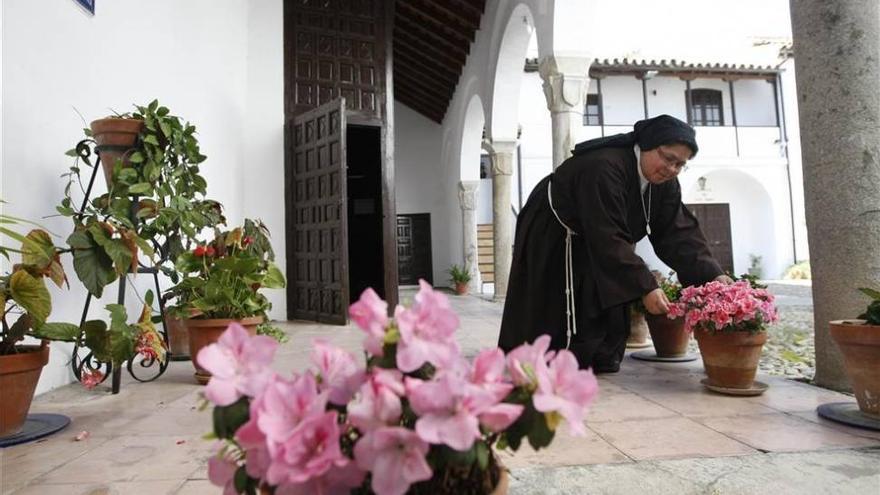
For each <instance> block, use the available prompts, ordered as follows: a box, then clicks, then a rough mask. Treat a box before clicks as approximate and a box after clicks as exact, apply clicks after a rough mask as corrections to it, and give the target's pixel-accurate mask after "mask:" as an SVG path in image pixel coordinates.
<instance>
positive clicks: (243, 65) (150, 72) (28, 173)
mask: <svg viewBox="0 0 880 495" xmlns="http://www.w3.org/2000/svg"><path fill="white" fill-rule="evenodd" d="M254 3H255V2H254ZM280 4H281V2H280V1H275V2H273V5H274V7H270V6H269V5H268V2H265V3H264V2H260V5H259V6H252V7H250V8H249V6H248V2H246V1H245V0H229V1H225V2H215V1H211V0H192V1H187V2H178V1H175V0H154V1H151V2H141V1H136V0H117V1H112V2H111V1H108V2H99V3H98V6H97V14H96V15H95V16H94V17H92V16H91V15H88V14H86V13H85V12H84V11H83V10H82V9H81V8H80V7H79V6H78V4H77V3H76V2H73V1H61V2H58V1H51V0H4V1H3V2H2V36H3V40H2V58H3V67H2V80H3V85H2V101H3V103H4V105H3V108H2V111H3V112H2V129H3V136H2V178H3V183H2V190H0V195H2V197H3V199H4V200H6V201H8V202H9V205H8V206H7V208H6V211H8V212H9V213H14V214H16V215H19V216H24V217H28V218H33V219H42V220H41V223H43V224H44V225H45V226H46V227H47V228H49V229H50V230H51V231H53V232H55V233H56V234H58V235H59V237H58V238H56V239H55V240H56V243H63V241H64V238H66V235H67V233H68V232H69V231H70V222H69V220H67V219H63V218H57V217H53V218H45V217H46V216H47V215H52V214H53V213H54V206H55V204H57V203H58V202H59V201H60V199H61V197H62V189H63V187H64V184H63V181H62V179H60V178H59V175H61V174H62V173H64V172H65V171H66V170H67V168H68V167H69V166H70V165H72V161H71V159H69V158H68V157H65V156H64V152H65V151H66V150H68V149H70V148H72V147H73V146H74V145H75V144H76V142H77V141H79V140H80V139H82V138H83V135H82V131H81V129H82V127H84V125H85V123H84V122H83V120H82V119H81V118H80V116H79V114H82V116H83V118H84V119H85V120H86V122H88V121H91V120H93V119H95V118H100V117H104V116H106V115H108V114H110V113H111V109H113V110H116V111H120V112H125V111H128V110H131V109H132V104H133V103H139V104H146V103H148V102H149V101H150V100H152V99H154V98H158V99H159V100H160V102H161V103H162V104H164V105H166V106H168V107H169V108H170V109H171V110H172V112H173V113H174V114H176V115H180V116H182V117H184V118H185V119H186V120H189V121H190V122H192V123H193V124H195V125H196V127H197V129H198V137H199V141H200V144H201V147H202V152H203V154H205V155H207V157H208V160H207V161H206V162H205V163H204V166H203V173H204V175H205V177H206V178H207V180H208V184H209V186H208V194H209V195H210V197H212V198H215V199H217V200H219V201H221V202H222V203H224V204H225V205H226V213H227V217H228V218H229V220H230V222H239V221H240V220H241V219H242V216H243V213H244V210H245V208H244V207H243V205H244V203H248V204H249V205H253V204H254V203H251V202H252V201H254V198H252V197H248V198H243V197H242V195H243V188H244V187H248V186H247V184H249V183H250V181H249V180H247V181H243V180H242V179H243V176H244V175H243V174H246V173H247V167H248V166H249V165H250V166H253V163H252V162H250V160H251V158H247V157H246V151H247V148H248V146H246V145H245V142H246V138H245V136H249V137H251V138H255V137H256V135H257V134H261V133H262V131H263V130H265V129H264V128H263V127H259V126H258V127H255V128H254V129H252V131H253V132H251V133H248V134H246V123H247V124H249V125H252V124H254V123H255V121H254V120H252V119H249V118H248V115H247V113H246V112H245V108H246V106H247V105H248V104H249V103H250V104H252V105H256V104H257V103H262V104H263V105H264V107H258V108H256V110H258V111H262V110H264V109H265V108H268V107H270V106H272V105H273V103H272V102H273V101H277V102H278V103H279V105H280V99H279V98H278V95H280V83H279V84H278V85H274V86H277V87H274V86H273V85H272V84H268V85H266V86H260V87H257V88H256V89H254V91H253V92H252V93H250V94H249V92H248V89H247V86H248V78H249V77H252V78H254V79H260V78H263V77H273V76H272V74H275V75H277V76H279V77H280V72H279V70H280V69H279V68H280V67H281V61H280V60H270V59H272V58H273V55H272V53H273V52H274V53H276V54H277V53H279V52H280V49H281V47H280V22H281V21H280ZM249 13H253V14H255V15H260V16H262V17H263V19H262V20H261V21H260V28H259V30H258V32H254V33H253V36H249V35H248V16H249ZM273 18H274V19H273ZM267 19H269V20H270V21H274V23H269V22H266V20H267ZM273 31H274V32H275V35H272V34H271V33H272V32H273ZM273 36H274V37H275V38H276V39H277V40H278V42H277V46H275V47H274V48H271V49H269V50H268V52H265V53H264V52H263V50H264V49H266V48H267V46H269V45H272V44H273V43H275V42H273V41H271V38H272V37H273ZM251 44H253V46H254V48H255V51H256V52H257V53H251V55H252V56H251V57H250V58H249V57H248V55H249V53H248V47H249V45H251ZM264 63H265V64H267V65H269V66H272V67H274V69H271V68H270V69H265V70H264V69H263V68H261V67H260V66H261V64H264ZM257 93H259V95H257ZM278 111H280V109H279V110H278ZM278 111H275V112H272V111H270V112H269V113H268V114H269V120H270V121H271V120H272V119H273V118H275V117H274V116H277V115H278V113H277V112H278ZM267 139H268V138H267ZM249 144H251V145H252V146H253V147H259V146H261V145H260V144H259V143H257V142H252V143H249ZM276 144H277V143H276ZM277 150H278V147H277V146H276V147H275V151H266V152H265V153H262V154H259V155H258V156H257V158H256V159H257V160H259V161H260V162H261V163H263V161H265V162H270V161H274V160H276V159H277ZM266 179H267V181H268V180H269V179H270V178H269V177H267V178H266ZM102 182H103V181H102V180H101V179H98V183H99V190H100V189H102V188H103V184H102ZM256 208H257V206H254V207H253V208H251V206H249V207H248V208H247V210H248V212H251V211H253V210H254V209H256ZM275 232H278V233H280V230H279V229H277V228H276V229H275ZM277 237H280V236H276V242H277V240H278V239H277ZM65 269H66V270H67V272H68V274H69V275H70V278H71V289H70V290H67V291H60V290H54V291H53V296H54V297H53V302H54V311H53V314H52V319H53V320H59V321H72V322H78V321H79V317H80V312H81V310H82V304H83V301H84V297H85V290H84V289H82V286H81V284H80V283H79V281H78V280H77V279H76V277H75V275H74V271H73V268H72V266H71V265H70V263H67V264H66V266H65ZM140 279H143V280H140ZM146 282H147V280H146V277H143V276H142V277H139V283H138V285H139V286H140V287H141V288H142V289H143V288H144V287H146V285H147V283H146ZM115 292H116V290H115V285H114V286H111V287H109V288H108V291H107V294H105V297H104V300H102V301H100V302H93V304H92V308H93V310H92V311H91V312H90V316H91V317H92V318H104V317H106V313H104V311H103V309H101V308H102V307H103V305H104V304H106V303H109V302H114V299H115ZM136 299H137V298H136V294H135V293H134V292H131V291H130V292H129V293H128V297H127V301H128V302H129V304H128V306H129V307H130V309H129V312H130V314H131V313H133V312H134V311H136V309H137V308H136V306H137V304H136ZM68 348H69V347H68V346H62V345H53V352H52V357H51V360H50V363H49V365H48V366H47V367H46V368H45V369H44V371H43V378H42V379H41V382H40V385H39V387H38V392H43V391H46V390H49V389H51V388H53V387H56V386H58V385H61V384H63V383H66V382H67V381H68V380H70V379H71V374H70V371H69V366H68V361H69V359H70V356H69V351H68Z"/></svg>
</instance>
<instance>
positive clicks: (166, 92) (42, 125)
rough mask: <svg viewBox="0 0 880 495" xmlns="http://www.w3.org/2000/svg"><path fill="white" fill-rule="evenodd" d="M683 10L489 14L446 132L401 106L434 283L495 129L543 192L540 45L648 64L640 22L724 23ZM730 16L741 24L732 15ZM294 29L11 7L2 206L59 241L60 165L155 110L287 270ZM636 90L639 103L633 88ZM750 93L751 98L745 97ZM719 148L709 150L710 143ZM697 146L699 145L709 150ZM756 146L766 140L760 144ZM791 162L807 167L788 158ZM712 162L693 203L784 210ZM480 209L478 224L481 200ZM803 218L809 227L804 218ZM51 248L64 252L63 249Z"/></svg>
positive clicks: (119, 6)
mask: <svg viewBox="0 0 880 495" xmlns="http://www.w3.org/2000/svg"><path fill="white" fill-rule="evenodd" d="M673 3H675V5H671V4H670V3H669V2H663V3H662V5H660V4H661V3H660V2H657V5H653V4H650V3H646V2H641V1H636V0H621V1H618V2H600V1H598V0H556V1H552V0H522V1H517V2H512V1H507V0H488V1H487V3H486V9H485V12H484V15H483V17H482V20H481V26H480V30H479V31H477V33H476V38H475V41H474V42H473V43H472V45H471V50H470V55H469V57H468V59H467V62H466V65H465V66H464V68H463V70H462V74H461V77H460V79H459V83H458V86H457V88H456V91H455V94H454V95H453V97H452V100H451V101H450V104H449V107H448V110H447V113H446V115H445V117H444V119H443V122H442V123H441V124H437V123H435V122H432V121H430V120H429V119H427V118H425V117H423V116H422V115H420V114H418V113H416V112H414V111H412V110H410V109H409V108H406V107H404V106H402V105H400V104H395V106H394V118H395V123H396V125H395V127H394V132H395V136H394V143H395V150H394V153H395V171H396V174H395V182H396V195H397V211H398V212H399V213H430V214H431V226H432V232H431V234H432V241H433V246H432V253H433V259H432V265H433V271H434V279H435V282H436V283H437V284H438V285H441V284H443V283H444V282H445V281H446V278H447V277H446V273H445V271H446V269H447V268H448V267H449V266H450V265H451V264H452V263H459V264H460V263H461V262H462V260H463V256H464V248H463V246H462V239H463V225H462V210H461V207H460V205H459V200H458V198H459V196H458V191H459V183H460V181H463V180H478V179H479V156H480V154H481V153H485V151H484V147H483V144H482V136H483V131H484V129H485V134H486V137H487V138H488V139H491V140H496V141H509V140H514V139H516V136H517V132H518V130H519V128H520V127H521V128H522V136H523V141H522V142H523V156H522V166H523V174H522V177H517V176H514V177H513V180H512V183H513V184H514V191H513V194H512V196H511V198H512V203H513V204H514V205H518V191H517V189H516V187H517V183H518V181H519V180H521V181H522V182H523V191H524V192H523V196H524V199H525V197H527V195H528V192H529V191H530V190H531V184H534V183H535V182H537V181H538V180H540V178H541V177H542V176H543V175H544V174H546V173H547V172H548V171H549V168H548V166H549V165H548V160H547V157H549V156H550V155H551V151H550V150H551V146H552V139H551V134H550V129H551V120H550V113H549V111H548V110H547V103H546V100H545V99H544V97H543V93H542V90H541V87H540V86H541V82H540V79H539V77H538V75H537V74H526V73H524V72H523V70H522V69H523V61H524V60H525V58H526V56H527V54H528V46H529V43H530V42H531V40H533V39H534V44H535V45H536V48H535V53H534V54H533V56H534V55H536V56H538V57H539V58H542V59H543V58H546V57H550V56H554V57H557V59H559V60H563V59H565V60H570V61H574V62H578V61H584V60H587V61H588V60H590V59H592V57H593V56H594V55H596V54H598V53H600V52H603V51H607V50H612V49H613V50H615V51H618V52H620V53H632V54H635V55H639V56H641V57H647V56H649V55H648V54H647V53H645V52H641V53H636V52H638V50H639V49H643V50H644V49H645V48H644V47H646V46H653V45H657V46H659V45H658V44H657V43H651V42H649V41H648V40H647V38H646V36H647V35H648V34H650V32H651V31H650V30H646V29H645V27H644V25H643V24H644V23H645V22H647V21H648V20H650V22H651V23H660V24H661V25H668V20H667V19H665V18H669V19H674V18H676V11H677V10H676V9H679V8H685V6H686V5H690V7H689V8H696V9H698V10H705V15H706V16H714V15H715V8H714V7H713V8H711V9H710V8H708V7H704V6H703V4H702V3H701V2H699V1H695V0H677V1H676V2H673ZM773 3H780V4H782V3H783V2H781V0H779V1H774V2H773ZM679 4H680V5H679ZM764 4H765V2H764V1H763V0H743V1H742V2H738V3H737V8H735V9H733V10H734V11H735V12H734V14H736V15H742V16H743V19H747V18H750V16H749V15H747V14H748V11H749V9H752V10H754V9H755V8H758V7H759V6H762V5H764ZM786 5H787V4H786ZM694 6H696V7H694ZM636 7H638V8H639V9H648V11H646V12H645V15H644V19H642V16H639V17H638V18H633V16H632V15H631V12H634V11H635V9H636ZM742 12H745V13H742ZM737 13H741V14H737ZM734 14H731V18H735V17H736V15H734ZM752 17H753V16H752ZM785 22H786V23H787V22H788V21H787V18H786V21H785ZM664 23H666V24H664ZM734 25H737V24H736V23H734ZM786 25H787V24H786ZM282 28H283V25H282V0H250V1H249V0H224V1H222V2H218V1H216V0H188V1H186V2H179V1H174V0H152V1H150V2H142V1H138V0H113V1H101V2H98V4H97V12H96V15H95V16H91V15H89V14H87V13H85V12H84V11H83V10H81V9H80V8H79V6H78V5H77V4H76V2H73V1H72V0H70V1H64V0H62V1H58V0H3V2H2V4H0V32H2V40H0V44H2V52H0V60H2V79H0V80H2V86H0V88H2V90H0V109H2V120H0V131H2V140H0V153H2V155H0V156H2V166H0V183H2V184H0V197H2V199H4V200H5V201H7V202H8V204H7V205H6V206H5V207H4V208H3V209H4V211H6V212H8V213H10V214H15V215H17V216H22V217H27V218H34V219H41V220H40V222H41V223H42V224H44V225H45V226H46V227H47V228H48V229H50V230H51V231H53V232H55V233H57V234H58V235H59V236H63V235H64V234H66V233H67V231H68V229H69V223H68V220H67V219H64V218H59V217H52V216H51V215H53V214H54V205H55V204H56V203H57V202H58V201H59V200H60V199H61V197H62V188H63V186H64V183H63V181H62V179H61V178H60V177H59V176H60V175H61V174H62V173H64V172H66V170H67V168H68V167H69V166H70V165H71V163H72V162H71V160H70V159H69V158H68V157H65V156H64V152H65V151H66V150H68V149H70V148H72V147H73V146H74V145H75V144H76V142H77V141H78V140H80V139H81V138H82V137H83V136H82V133H81V131H80V129H81V128H82V127H84V125H85V124H87V122H89V121H91V120H93V119H95V118H99V117H103V116H105V115H108V114H110V113H111V109H112V110H116V111H127V110H130V109H131V105H132V104H134V103H138V104H145V103H147V102H149V101H150V100H152V99H154V98H158V99H159V100H160V101H161V102H162V103H163V104H164V105H166V106H168V107H169V108H171V110H172V111H173V112H174V113H175V114H177V115H180V116H182V117H184V118H185V119H187V120H189V121H190V122H192V123H193V124H195V125H196V126H197V128H198V136H199V139H200V144H201V147H202V152H203V153H204V154H205V155H207V156H208V160H207V162H206V163H205V166H204V167H203V172H204V175H205V176H206V178H207V180H208V184H209V187H208V193H209V196H210V197H212V198H214V199H217V200H219V201H220V202H222V203H223V204H224V205H225V206H226V215H227V217H228V219H229V222H230V224H235V223H238V222H240V221H241V220H242V219H243V218H246V217H258V218H261V219H263V220H264V221H265V222H266V224H267V225H268V226H269V228H270V230H271V231H272V232H273V233H274V234H275V235H274V238H273V246H274V247H275V249H276V252H277V253H278V260H277V261H278V262H279V264H280V265H281V268H282V270H283V269H284V259H285V256H284V252H285V245H284V236H283V227H284V197H283V160H284V148H283V66H284V62H283V56H282V52H283V50H282V48H283V29H282ZM663 32H664V33H665V34H664V36H663V37H662V39H663V43H664V44H663V46H664V47H665V46H666V45H669V44H671V45H670V46H677V47H681V46H691V45H693V43H691V41H692V40H690V39H689V38H687V36H693V35H694V33H695V30H694V29H690V28H689V29H687V30H684V29H681V30H677V29H672V28H669V29H664V30H663ZM707 32H708V31H707ZM639 47H641V48H639ZM683 58H686V57H683ZM723 59H724V58H722V60H723ZM731 61H732V62H736V60H731ZM586 66H587V65H583V64H579V63H572V64H569V65H567V67H586ZM568 75H569V76H572V77H576V76H584V75H585V74H584V73H581V74H575V73H569V74H568ZM663 82H664V81H660V80H659V79H658V80H657V81H655V82H653V83H652V84H655V83H656V84H657V87H656V89H657V91H658V94H659V95H660V96H658V98H657V103H656V104H657V105H658V106H657V108H658V109H663V111H666V112H668V113H672V112H674V111H679V112H680V115H679V116H681V117H683V116H684V115H683V109H680V110H676V109H675V108H673V107H674V106H675V105H673V102H672V101H671V100H667V99H666V98H663V97H661V96H662V95H664V94H666V92H667V91H673V90H674V88H667V87H664V86H662V85H661V83H663ZM784 85H788V86H785V88H786V89H785V92H786V96H788V95H792V96H793V95H794V94H795V92H794V89H793V87H789V86H790V85H793V78H788V79H786V80H784ZM608 86H609V87H611V86H612V85H610V84H609V85H608ZM628 86H629V83H627V82H622V83H621V86H620V87H619V88H618V89H619V91H620V92H621V93H622V94H623V95H624V96H625V95H626V94H627V92H628V91H629V90H628V89H627V88H628ZM633 86H636V89H640V88H639V87H638V86H637V85H636V84H635V83H633ZM603 89H604V88H603ZM758 91H760V90H758ZM747 92H748V91H747V90H746V89H743V90H742V94H743V95H744V94H746V93H747ZM575 96H578V95H575ZM606 101H610V96H606ZM663 105H666V106H663ZM667 107H668V108H667ZM639 108H640V107H639V106H638V105H630V104H624V103H623V102H621V103H615V106H614V107H612V106H608V107H606V112H614V113H613V115H614V116H615V122H617V121H619V123H622V124H627V125H630V124H631V123H632V121H634V120H637V119H638V118H641V113H640V112H639ZM786 112H787V118H788V119H789V121H791V122H795V121H796V120H795V119H796V114H795V113H794V110H793V109H792V110H786ZM672 114H673V115H675V113H672ZM80 115H82V118H81V117H80ZM611 115H612V113H608V114H606V116H607V117H610V116H611ZM744 115H745V114H744ZM576 117H577V116H573V120H572V122H573V129H574V130H575V134H576V135H577V137H579V138H587V137H590V136H591V135H590V132H591V130H590V129H588V128H582V127H581V126H575V125H574V119H575V118H576ZM749 118H750V119H755V120H756V121H757V120H760V119H761V118H763V117H762V115H761V114H760V112H758V113H756V114H754V115H750V116H749ZM609 122H610V120H609ZM792 129H794V130H796V129H797V126H792ZM709 134H710V133H706V137H705V139H709V138H710V137H709ZM796 138H797V136H795V135H792V134H791V132H790V133H789V140H790V141H792V142H796V140H797V139H796ZM700 139H701V143H702V139H704V137H703V136H702V135H701V137H700ZM713 139H714V138H713ZM741 139H746V137H745V136H741ZM756 139H757V140H758V141H759V142H763V141H762V140H763V139H764V138H763V137H761V136H758V138H756ZM719 140H723V138H719ZM704 146H706V145H704ZM704 149H708V148H704ZM790 156H791V158H792V160H794V159H795V153H794V152H791V153H790ZM720 158H723V156H721V157H720ZM720 158H719V160H720ZM700 160H704V161H703V162H697V163H695V164H694V167H693V170H692V171H689V172H688V173H687V174H686V175H684V176H683V177H682V180H683V183H684V186H685V190H686V191H690V190H691V189H693V187H694V186H693V184H695V181H696V178H697V177H698V176H697V175H695V174H694V172H695V171H696V170H697V169H699V170H701V173H703V175H706V177H707V180H708V184H709V187H710V188H712V191H713V194H716V195H717V197H718V198H720V199H723V198H727V197H729V196H730V197H732V195H731V194H728V193H729V192H731V191H728V189H722V188H721V185H722V184H724V185H725V186H728V185H730V184H733V183H734V182H733V181H737V180H738V181H740V182H741V184H742V185H741V186H740V187H739V189H743V188H751V189H754V190H756V191H760V190H761V188H765V189H766V190H767V191H770V192H767V193H766V194H767V196H768V197H774V196H775V194H776V192H775V190H776V189H775V187H776V186H775V185H773V184H778V183H779V182H780V181H781V180H782V179H781V177H782V176H783V174H782V169H783V168H784V167H783V166H782V165H780V163H781V159H777V161H778V163H777V162H772V160H770V162H772V163H770V162H768V160H767V159H763V158H762V159H761V160H763V161H762V162H761V163H763V164H762V165H761V164H758V163H757V161H756V162H754V163H752V162H748V161H747V160H745V159H744V158H741V160H740V162H739V163H738V165H737V166H736V167H735V170H734V168H732V167H733V165H731V164H730V163H728V162H723V161H719V160H715V161H712V160H711V159H710V154H701V156H700ZM767 163H770V165H767ZM796 173H799V171H798V172H795V171H794V170H793V176H792V180H794V181H796V182H797V183H798V184H799V183H800V182H799V181H800V177H799V176H797V175H796ZM716 179H717V181H716ZM99 184H100V180H99ZM715 184H718V186H715ZM715 187H717V189H715ZM799 191H800V188H795V190H794V191H793V193H794V196H795V203H796V205H802V193H800V192H799ZM486 193H488V194H489V198H491V190H490V188H488V187H482V188H481V189H480V191H478V196H480V197H482V196H481V195H485V194H486ZM731 201H734V200H733V199H731ZM767 201H768V202H770V201H773V203H771V204H772V205H773V209H772V211H773V213H772V216H771V217H770V218H772V221H773V223H772V224H770V223H769V222H766V225H767V227H766V229H769V230H766V231H750V232H751V233H750V234H749V236H750V237H748V239H749V242H750V243H752V244H757V243H758V241H759V240H762V239H764V238H765V237H766V236H767V235H768V232H771V233H776V232H777V230H778V229H782V228H784V225H786V222H787V221H788V220H787V218H788V217H787V215H788V213H787V211H786V210H785V208H783V206H779V205H777V204H776V202H775V201H777V200H776V199H775V197H774V199H773V200H770V199H767ZM798 201H800V203H798ZM749 204H751V203H749ZM478 208H483V205H482V202H481V203H480V205H479V206H478ZM798 208H799V210H798V211H799V212H800V215H801V216H802V210H803V208H802V206H796V209H798ZM488 211H491V207H490V209H489V210H488ZM763 211H765V210H763V209H762V210H761V212H763ZM762 219H763V216H762ZM780 226H782V227H780ZM737 228H739V227H737ZM789 230H790V229H789ZM734 235H735V236H737V235H739V234H738V233H735V234H734ZM783 235H787V234H785V233H784V232H783ZM743 236H744V234H743V235H741V237H743ZM743 238H745V237H743ZM803 238H804V239H805V235H803ZM56 241H57V242H63V238H62V237H59V238H56ZM750 245H751V244H750ZM768 245H769V244H768ZM750 249H751V248H750ZM767 249H769V250H770V251H772V252H773V256H772V257H773V259H774V260H776V263H777V265H778V266H780V267H781V266H783V265H784V264H785V263H786V262H787V260H786V259H785V256H786V248H785V247H784V246H782V247H780V246H779V245H777V246H776V247H774V248H767ZM769 258H770V256H769V255H768V260H769ZM67 261H69V260H67ZM0 263H2V262H0ZM737 263H739V261H737ZM65 268H66V270H67V271H68V273H70V274H71V288H70V289H69V290H65V291H60V290H53V296H54V299H53V302H54V311H53V315H52V319H53V320H58V321H78V320H79V317H80V312H81V310H82V304H83V301H84V298H85V290H84V289H83V288H82V287H81V286H80V284H79V282H78V281H77V280H76V278H75V276H73V275H72V274H73V268H72V266H71V265H70V263H67V264H66V266H65ZM144 278H145V279H144V280H138V281H137V284H136V287H137V288H138V290H139V291H140V293H143V291H144V290H145V289H146V288H147V287H148V282H149V280H147V279H146V277H144ZM267 295H268V296H269V297H270V298H271V299H272V301H273V303H274V305H275V307H274V309H273V311H272V314H271V316H273V317H275V318H282V317H283V315H284V314H286V308H285V301H284V294H283V291H274V292H273V291H270V292H268V293H267ZM127 301H128V306H129V312H130V313H133V312H134V311H136V310H137V309H138V308H137V307H136V301H137V293H136V292H135V291H134V290H132V291H130V292H129V293H128V296H127ZM110 302H115V289H114V286H111V287H109V288H108V291H107V294H106V295H105V297H104V298H103V300H102V301H99V302H93V304H92V308H93V309H92V311H91V312H90V315H91V317H94V318H98V317H104V316H105V314H104V313H103V312H102V310H101V307H102V306H103V305H104V304H107V303H110ZM69 359H70V347H69V346H65V345H58V344H53V352H52V358H51V361H50V364H49V366H47V367H46V368H45V369H44V371H43V377H42V379H41V382H40V385H39V387H38V392H43V391H46V390H50V389H52V388H54V387H57V386H59V385H61V384H64V383H67V382H69V381H70V380H71V379H72V375H71V373H70V371H69V364H68V363H69Z"/></svg>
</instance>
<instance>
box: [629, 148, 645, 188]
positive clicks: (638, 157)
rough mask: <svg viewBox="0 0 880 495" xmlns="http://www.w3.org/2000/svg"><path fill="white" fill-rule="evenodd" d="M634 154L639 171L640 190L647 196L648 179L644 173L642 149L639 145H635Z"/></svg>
mask: <svg viewBox="0 0 880 495" xmlns="http://www.w3.org/2000/svg"><path fill="white" fill-rule="evenodd" d="M633 153H635V154H636V170H638V171H639V188H640V189H641V191H642V194H645V188H647V187H648V179H646V178H645V174H643V173H642V149H641V148H639V145H638V144H635V145H633Z"/></svg>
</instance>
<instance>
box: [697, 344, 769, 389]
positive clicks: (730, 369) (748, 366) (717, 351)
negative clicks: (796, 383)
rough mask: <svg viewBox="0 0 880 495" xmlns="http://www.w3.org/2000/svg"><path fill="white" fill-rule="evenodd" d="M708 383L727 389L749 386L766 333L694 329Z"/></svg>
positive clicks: (752, 382)
mask: <svg viewBox="0 0 880 495" xmlns="http://www.w3.org/2000/svg"><path fill="white" fill-rule="evenodd" d="M694 337H695V338H696V339H697V344H699V346H700V354H702V356H703V367H704V368H705V369H706V375H707V376H708V377H709V384H710V385H713V386H715V387H721V388H727V389H751V388H753V385H754V382H755V373H756V372H757V370H758V361H759V360H760V358H761V349H762V348H763V347H764V343H765V342H767V332H758V333H750V332H737V331H733V332H716V333H709V332H705V331H702V330H696V331H694Z"/></svg>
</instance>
